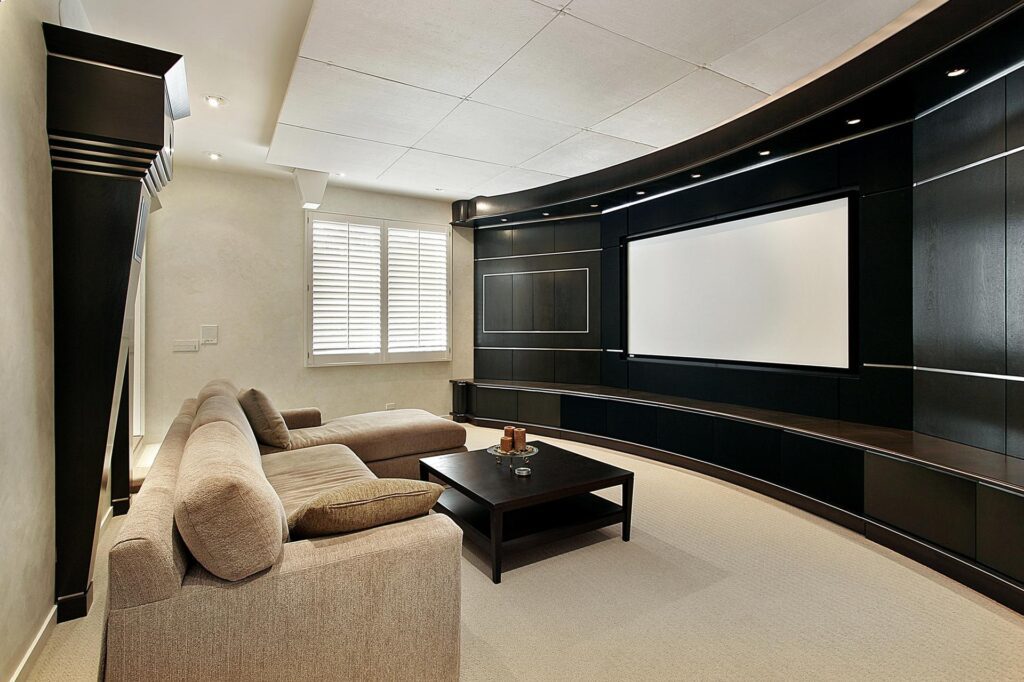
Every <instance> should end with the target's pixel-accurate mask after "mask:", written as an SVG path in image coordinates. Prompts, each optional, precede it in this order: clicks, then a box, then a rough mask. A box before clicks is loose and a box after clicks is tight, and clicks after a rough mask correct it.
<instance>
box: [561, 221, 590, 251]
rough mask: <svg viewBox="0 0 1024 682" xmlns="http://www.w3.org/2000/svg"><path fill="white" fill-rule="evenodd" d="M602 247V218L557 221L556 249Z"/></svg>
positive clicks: (572, 249) (581, 249) (573, 249)
mask: <svg viewBox="0 0 1024 682" xmlns="http://www.w3.org/2000/svg"><path fill="white" fill-rule="evenodd" d="M599 248H601V219H600V218H599V217H593V218H584V219H582V220H567V221H564V222H558V223H555V244H554V250H555V251H583V250H585V249H599Z"/></svg>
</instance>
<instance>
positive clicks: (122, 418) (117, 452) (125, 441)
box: [110, 296, 134, 516]
mask: <svg viewBox="0 0 1024 682" xmlns="http://www.w3.org/2000/svg"><path fill="white" fill-rule="evenodd" d="M133 299H134V296H133V297H132V298H131V299H129V304H130V302H131V300H133ZM129 329H130V328H129ZM121 375H122V379H121V401H120V403H119V404H118V408H117V426H116V427H115V428H114V446H113V450H112V451H111V453H110V506H111V507H113V509H114V516H121V515H122V514H127V513H128V507H129V506H131V488H132V465H131V451H132V434H131V427H130V424H129V421H130V420H129V419H128V416H129V415H130V414H131V405H130V404H129V401H128V396H129V390H128V384H129V381H128V369H127V367H125V368H123V369H122V370H121Z"/></svg>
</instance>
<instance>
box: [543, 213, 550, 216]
mask: <svg viewBox="0 0 1024 682" xmlns="http://www.w3.org/2000/svg"><path fill="white" fill-rule="evenodd" d="M541 215H544V216H548V215H551V214H550V213H541Z"/></svg>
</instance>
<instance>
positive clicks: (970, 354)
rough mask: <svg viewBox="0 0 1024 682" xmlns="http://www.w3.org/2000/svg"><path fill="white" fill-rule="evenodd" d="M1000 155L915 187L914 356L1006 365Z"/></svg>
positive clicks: (984, 368)
mask: <svg viewBox="0 0 1024 682" xmlns="http://www.w3.org/2000/svg"><path fill="white" fill-rule="evenodd" d="M1004 168H1005V161H1004V160H1003V159H997V160H995V161H990V162H988V163H985V164H982V165H980V166H976V167H974V168H971V169H968V170H965V171H962V172H960V173H956V174H954V175H950V176H946V177H944V178H941V179H939V180H935V181H932V182H928V183H926V184H924V185H919V186H918V187H916V188H915V190H914V291H915V301H914V359H915V363H916V364H917V365H920V366H922V367H938V368H944V369H957V370H965V371H973V372H987V373H994V374H1003V373H1004V372H1005V370H1006V316H1005V306H1006V289H1005V279H1006V249H1005V239H1006V213H1005V186H1006V181H1005V173H1004Z"/></svg>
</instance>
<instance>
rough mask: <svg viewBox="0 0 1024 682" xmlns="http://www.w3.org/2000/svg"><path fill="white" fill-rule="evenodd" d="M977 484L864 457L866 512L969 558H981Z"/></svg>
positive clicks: (893, 461) (872, 456)
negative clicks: (977, 533)
mask: <svg viewBox="0 0 1024 682" xmlns="http://www.w3.org/2000/svg"><path fill="white" fill-rule="evenodd" d="M975 489H976V484H975V483H974V482H973V481H969V480H967V479H965V478H959V477H957V476H953V475H950V474H944V473H941V472H939V471H935V470H933V469H928V468H926V467H922V466H918V465H915V464H911V463H909V462H904V461H901V460H897V459H893V458H891V457H884V456H882V455H877V454H875V453H871V452H869V453H867V454H866V455H865V456H864V511H865V513H866V514H867V515H868V516H871V517H872V518H875V519H878V520H879V521H881V522H883V523H887V524H889V525H891V526H894V527H896V528H899V529H900V530H904V531H907V532H908V533H911V534H913V535H916V536H918V537H920V538H923V539H925V540H928V541H929V542H933V543H935V544H937V545H939V546H940V547H943V548H945V549H948V550H951V551H954V552H957V553H958V554H962V555H963V556H966V557H968V558H973V557H974V555H975V499H976V493H975Z"/></svg>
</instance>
